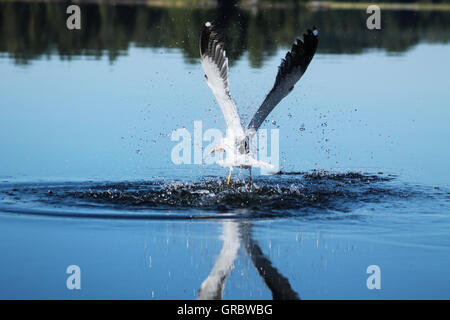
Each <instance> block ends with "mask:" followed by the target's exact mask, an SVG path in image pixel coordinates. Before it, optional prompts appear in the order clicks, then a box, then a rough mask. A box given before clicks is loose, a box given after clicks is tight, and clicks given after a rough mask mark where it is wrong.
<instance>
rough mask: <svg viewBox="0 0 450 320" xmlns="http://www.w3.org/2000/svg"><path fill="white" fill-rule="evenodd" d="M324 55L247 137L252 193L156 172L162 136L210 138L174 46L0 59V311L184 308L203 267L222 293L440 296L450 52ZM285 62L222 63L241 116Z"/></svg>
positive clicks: (419, 49)
mask: <svg viewBox="0 0 450 320" xmlns="http://www.w3.org/2000/svg"><path fill="white" fill-rule="evenodd" d="M319 29H320V28H319ZM302 30H303V27H302V28H300V30H299V33H300V32H301V31H302ZM383 35H384V34H383V33H381V35H380V37H383ZM324 38H326V34H325V35H324ZM398 38H399V39H401V38H402V34H399V35H398ZM195 41H196V40H195ZM444 42H445V41H444ZM326 45H330V44H329V43H328V42H326V43H325V46H326ZM330 46H331V48H332V45H330ZM329 51H330V50H327V52H321V51H320V44H319V52H318V54H317V55H316V56H315V58H314V59H313V61H312V63H311V65H310V67H309V69H308V71H307V73H306V74H305V76H304V77H303V79H302V80H301V81H300V83H299V85H297V86H296V88H295V90H294V91H293V92H292V93H291V94H290V95H289V96H288V97H287V98H286V99H285V100H283V101H282V103H281V104H280V105H279V106H278V107H277V108H276V109H275V111H274V112H273V113H272V114H271V115H270V117H269V121H267V123H266V124H264V128H267V129H274V128H278V129H279V132H280V162H281V163H280V164H281V170H282V171H283V172H285V173H288V174H281V175H275V176H266V175H258V172H256V173H255V185H254V186H253V188H250V187H249V185H248V183H245V182H244V180H245V179H246V177H247V173H246V172H241V173H239V172H238V170H235V171H234V175H233V178H232V179H233V181H234V185H232V186H231V187H227V186H225V185H224V184H223V182H224V181H225V178H226V175H227V170H226V169H223V168H220V167H218V166H216V165H196V164H191V165H175V164H174V163H173V162H172V161H171V150H172V148H173V147H174V145H175V144H176V142H173V141H171V138H170V135H171V133H172V131H173V130H175V129H178V128H183V127H184V128H186V129H188V130H189V131H190V132H193V122H194V121H199V120H201V121H203V130H204V131H205V130H206V129H208V128H219V129H220V130H223V131H224V129H225V125H224V121H223V119H222V116H221V114H220V110H219V107H218V105H217V104H216V102H215V101H214V97H213V96H212V94H211V92H210V90H209V88H208V87H207V85H206V83H205V82H204V80H203V72H202V69H201V66H200V64H199V61H197V60H195V58H192V59H193V61H192V59H191V58H189V59H187V58H186V52H184V51H183V49H179V48H172V47H167V46H166V47H165V46H164V45H162V46H159V47H158V46H149V47H142V46H140V45H137V44H136V43H134V42H133V41H131V42H130V44H129V47H128V48H126V49H125V50H123V52H122V53H121V54H120V55H119V56H118V57H117V58H116V59H114V60H111V59H110V58H108V56H107V55H100V56H99V57H97V58H94V57H92V56H91V55H89V54H83V53H82V54H74V55H71V56H70V57H71V59H62V58H61V55H60V54H58V52H55V51H50V53H49V54H47V55H41V56H36V57H33V58H31V59H30V60H29V61H27V63H17V59H15V58H14V56H13V55H12V54H11V52H8V51H6V53H5V54H2V55H0V70H1V77H0V96H1V108H0V154H1V157H0V181H1V182H0V298H2V299H5V298H12V299H20V298H33V299H34V298H44V299H47V298H63V299H78V298H87V299H98V298H100V299H108V298H126V299H128V298H138V299H196V298H198V297H199V295H200V296H202V294H205V292H206V290H203V291H202V290H200V288H201V286H202V283H206V284H207V285H208V288H209V289H210V290H212V291H214V290H215V291H214V292H216V291H217V292H220V290H218V289H217V288H218V286H219V284H218V283H217V282H214V279H213V278H214V277H213V276H211V277H210V278H209V280H207V279H208V276H209V275H214V274H215V273H214V272H215V271H217V270H218V269H221V268H222V269H223V270H227V272H229V275H228V276H227V277H226V282H225V283H222V285H224V291H223V295H222V297H223V298H224V299H271V298H272V297H273V295H278V296H280V295H281V296H283V297H289V298H293V297H298V298H302V299H347V298H362V299H448V298H450V281H449V280H450V279H449V275H448V270H449V267H450V235H449V232H450V185H449V178H450V167H449V166H448V164H449V158H450V150H449V148H448V140H449V138H450V126H449V120H450V109H449V108H448V105H449V103H450V91H449V90H448V88H449V81H448V74H449V71H450V65H449V64H448V62H447V60H448V57H449V56H450V45H449V44H448V43H441V42H438V43H436V42H432V41H431V42H430V41H419V42H418V43H416V44H414V45H412V46H411V47H410V48H408V50H404V51H401V52H394V53H392V52H389V50H386V49H385V48H370V46H369V48H363V50H361V52H358V53H337V52H333V53H330V52H329ZM331 51H332V50H331ZM285 52H286V47H285V46H283V45H281V46H279V47H277V48H276V49H275V50H272V52H271V54H269V55H263V59H262V60H261V64H260V65H257V66H255V64H254V63H252V62H251V61H252V60H251V57H249V54H248V52H247V51H245V50H244V51H243V54H242V55H241V56H239V57H236V59H235V60H234V63H233V64H232V66H231V70H230V73H229V78H230V86H231V93H232V95H233V97H234V99H235V101H236V103H237V105H238V109H239V111H240V113H241V115H242V118H244V119H246V120H247V121H248V120H249V118H250V116H251V114H252V112H254V110H256V108H257V106H258V105H259V103H260V102H261V101H262V99H263V98H264V95H265V94H266V93H267V91H268V90H269V89H270V88H271V86H272V84H273V81H274V77H275V74H276V70H277V66H278V64H279V62H280V59H281V57H283V56H284V54H285ZM207 145H208V142H207V141H204V142H203V146H204V147H206V146H207ZM69 265H78V266H79V267H80V269H81V290H68V289H67V288H66V279H67V277H68V276H69V275H68V274H66V268H67V266H69ZM370 265H378V266H379V267H380V270H381V289H380V290H376V289H374V290H369V289H368V288H367V286H366V280H367V278H368V277H369V274H367V273H366V269H367V267H368V266H370ZM258 270H264V272H263V273H262V274H259V273H258ZM274 279H275V280H274ZM211 288H212V289H211Z"/></svg>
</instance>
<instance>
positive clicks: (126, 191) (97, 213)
mask: <svg viewBox="0 0 450 320" xmlns="http://www.w3.org/2000/svg"><path fill="white" fill-rule="evenodd" d="M432 190H433V189H432ZM424 196H429V197H433V194H427V193H426V192H424V191H423V190H422V189H420V188H418V187H408V186H406V185H402V184H400V183H397V182H396V181H395V180H394V179H393V178H392V177H389V176H386V175H381V174H365V173H359V172H347V173H330V172H326V171H313V172H297V173H280V174H278V175H274V176H268V177H264V176H262V177H258V178H256V179H255V180H254V181H253V183H250V182H249V181H248V180H246V179H236V180H235V181H233V182H232V183H231V184H230V185H227V184H226V183H225V181H224V180H223V179H220V178H217V177H205V178H203V179H202V180H201V181H187V182H186V181H171V182H165V181H138V182H117V183H115V182H104V183H98V182H79V183H75V182H71V183H34V184H31V183H27V184H3V185H2V186H1V188H0V203H1V204H2V205H1V207H0V210H3V211H8V212H16V213H17V212H22V213H27V212H28V213H33V214H41V215H44V214H46V215H53V216H54V215H58V216H78V217H94V218H99V217H112V218H133V219H142V218H144V219H145V218H161V219H163V218H171V217H173V218H174V219H176V218H182V219H191V218H275V217H302V218H307V219H318V218H319V219H342V218H346V219H357V218H358V215H357V214H355V210H357V209H358V208H362V207H365V206H366V207H370V206H378V207H380V206H396V205H402V203H403V205H406V203H405V200H410V199H417V198H418V197H424Z"/></svg>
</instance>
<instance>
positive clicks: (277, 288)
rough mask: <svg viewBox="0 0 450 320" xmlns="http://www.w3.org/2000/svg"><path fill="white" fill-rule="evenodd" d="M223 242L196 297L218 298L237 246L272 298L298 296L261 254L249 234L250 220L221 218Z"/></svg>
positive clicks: (284, 278) (220, 296)
mask: <svg viewBox="0 0 450 320" xmlns="http://www.w3.org/2000/svg"><path fill="white" fill-rule="evenodd" d="M222 240H223V246H222V250H221V251H220V254H219V257H218V258H217V260H216V263H215V264H214V267H213V268H212V270H211V272H210V274H209V275H208V277H207V278H206V279H205V280H204V281H203V283H202V284H201V286H200V289H199V291H198V298H197V299H198V300H218V299H222V297H223V291H224V288H225V282H226V279H227V277H228V276H229V275H230V273H231V270H232V269H233V268H234V262H235V260H236V258H237V255H238V251H239V248H241V247H242V248H243V249H244V250H245V252H246V253H247V255H248V256H249V258H250V260H251V261H252V263H253V265H254V266H255V268H256V270H257V271H258V274H259V275H260V276H261V278H262V280H263V281H264V283H265V284H266V286H267V288H268V289H269V290H270V291H271V293H272V298H273V299H274V300H298V299H300V297H299V295H298V294H297V292H295V291H294V289H292V287H291V285H290V283H289V280H288V279H287V278H286V277H284V276H283V275H282V274H281V273H280V272H279V271H278V270H277V268H275V267H274V266H273V265H272V262H271V261H270V259H269V258H268V257H267V256H265V255H264V253H263V251H262V250H261V248H260V247H259V245H258V243H257V242H256V241H255V240H254V239H253V238H252V224H251V222H238V221H226V222H223V231H222Z"/></svg>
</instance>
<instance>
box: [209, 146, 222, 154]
mask: <svg viewBox="0 0 450 320" xmlns="http://www.w3.org/2000/svg"><path fill="white" fill-rule="evenodd" d="M222 150H224V148H222V147H215V148H214V149H212V150H211V151H210V152H209V154H213V153H214V152H216V151H222Z"/></svg>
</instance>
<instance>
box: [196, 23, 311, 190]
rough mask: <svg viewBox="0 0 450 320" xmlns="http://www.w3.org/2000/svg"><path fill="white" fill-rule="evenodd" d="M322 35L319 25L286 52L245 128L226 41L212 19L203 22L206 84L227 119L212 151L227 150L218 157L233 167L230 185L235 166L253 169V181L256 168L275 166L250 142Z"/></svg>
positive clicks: (202, 58) (202, 57) (289, 88)
mask: <svg viewBox="0 0 450 320" xmlns="http://www.w3.org/2000/svg"><path fill="white" fill-rule="evenodd" d="M318 34H319V32H318V30H317V29H316V27H313V28H312V30H310V29H308V30H307V31H306V33H304V34H303V40H302V39H297V40H296V42H295V43H294V44H293V45H292V49H291V50H290V51H288V52H287V53H286V56H285V58H284V59H282V61H281V64H280V66H279V67H278V73H277V76H276V79H275V84H274V85H273V87H272V89H271V90H270V91H269V93H268V94H267V95H266V97H265V99H264V101H263V103H262V104H261V106H260V107H259V108H258V110H257V111H256V113H255V115H254V116H253V118H252V119H251V120H250V122H249V124H248V125H247V126H246V127H245V129H244V127H243V126H242V123H241V119H240V117H239V114H238V112H237V108H236V104H235V103H234V101H233V99H232V97H231V94H230V89H229V84H228V58H227V56H226V54H225V49H224V44H223V42H221V41H220V38H219V35H218V33H217V32H216V31H214V25H213V23H212V22H206V23H205V24H204V25H203V28H202V32H201V36H200V61H201V64H202V68H203V71H204V72H205V79H206V83H207V84H208V86H209V87H210V88H211V90H212V92H213V94H214V96H215V97H216V100H217V102H218V104H219V106H220V108H221V110H222V113H223V116H224V118H225V122H226V134H225V138H224V139H222V140H221V142H220V143H219V145H218V146H217V147H215V148H214V149H212V150H211V152H210V154H212V153H214V152H216V151H225V153H226V157H225V159H224V160H218V161H217V163H218V164H219V165H221V166H222V167H226V168H230V173H229V175H228V179H227V184H230V179H231V173H232V171H233V168H234V167H238V168H245V169H249V171H250V180H251V168H252V167H255V168H264V169H269V170H271V169H272V170H273V169H274V166H273V165H271V164H269V163H266V162H263V161H259V160H257V159H255V157H254V156H253V154H252V152H251V148H250V141H251V138H252V137H254V136H255V134H256V132H257V131H258V129H259V127H260V126H261V124H262V123H263V122H264V120H265V119H266V118H267V116H268V115H269V114H270V112H271V111H272V110H273V109H274V108H275V106H276V105H277V104H278V103H279V102H280V101H281V100H282V99H283V98H284V97H286V96H287V95H288V94H289V93H290V92H291V91H292V90H293V89H294V85H295V84H296V83H297V81H298V80H300V78H301V77H302V76H303V74H304V73H305V71H306V69H307V68H308V65H309V63H310V62H311V60H312V58H313V57H314V54H315V53H316V50H317V44H318V40H319V38H318Z"/></svg>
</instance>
